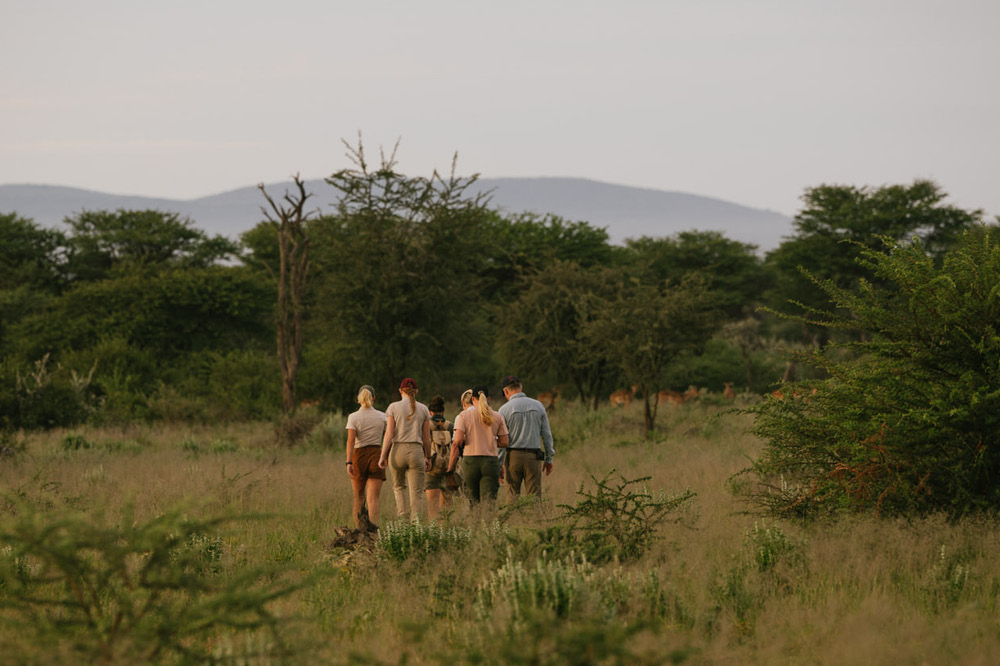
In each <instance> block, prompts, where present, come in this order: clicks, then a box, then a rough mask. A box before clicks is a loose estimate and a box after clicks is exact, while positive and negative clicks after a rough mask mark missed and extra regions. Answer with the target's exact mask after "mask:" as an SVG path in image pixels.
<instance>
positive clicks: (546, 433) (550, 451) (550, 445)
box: [541, 410, 556, 476]
mask: <svg viewBox="0 0 1000 666" xmlns="http://www.w3.org/2000/svg"><path fill="white" fill-rule="evenodd" d="M541 415H542V425H541V433H542V448H543V449H545V462H544V463H542V469H543V470H544V471H545V475H546V476H548V475H549V474H551V473H552V458H553V457H555V455H556V447H555V443H554V442H553V441H552V428H550V427H549V415H548V414H546V413H545V411H544V410H542V412H541Z"/></svg>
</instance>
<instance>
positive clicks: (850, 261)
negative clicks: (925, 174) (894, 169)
mask: <svg viewBox="0 0 1000 666" xmlns="http://www.w3.org/2000/svg"><path fill="white" fill-rule="evenodd" d="M945 196H946V195H945V193H944V192H942V191H941V189H940V188H939V187H938V186H937V185H936V184H935V183H933V182H930V181H924V180H918V181H915V182H914V183H913V184H912V185H888V186H883V187H879V188H868V187H860V188H858V187H851V186H845V185H820V186H818V187H813V188H808V189H806V192H805V194H804V195H803V197H802V199H803V201H804V203H805V207H804V208H803V209H802V211H800V212H799V214H798V215H796V217H795V229H796V233H795V235H794V236H793V237H791V238H789V239H788V240H786V241H785V242H784V243H782V244H781V246H780V247H778V248H777V249H776V250H774V251H773V252H771V253H769V254H768V257H767V264H768V266H769V267H770V269H771V270H772V271H773V272H774V274H775V276H776V285H775V289H774V291H773V292H772V293H771V294H770V295H769V297H768V299H769V302H770V303H771V304H772V306H773V307H775V308H779V309H780V308H781V307H783V306H784V304H785V303H787V302H794V303H801V304H803V305H805V306H807V307H810V308H819V309H826V308H827V307H828V305H829V295H828V294H827V293H826V292H825V291H824V290H823V289H822V288H820V287H819V286H818V284H816V283H815V282H814V281H812V280H810V279H808V278H807V277H805V276H803V274H802V273H801V270H802V269H803V268H804V269H805V270H806V271H808V273H809V274H810V275H813V276H816V277H817V278H819V279H820V280H829V281H831V282H832V283H833V284H834V285H835V286H837V287H840V288H854V287H856V286H857V285H858V281H859V280H860V279H862V278H864V279H866V280H868V281H869V282H870V281H872V280H878V279H879V278H878V277H877V276H875V275H874V274H873V273H872V272H871V271H870V270H869V269H868V268H867V267H866V266H865V265H864V263H863V262H862V263H859V262H858V261H857V260H858V258H859V257H860V256H861V254H862V252H863V251H864V250H866V249H867V250H872V249H878V248H879V246H880V244H881V240H880V239H881V238H890V239H892V240H894V241H899V242H908V241H909V240H910V239H911V238H913V237H917V238H920V239H922V246H923V247H925V248H926V249H927V251H928V253H929V254H930V255H932V256H936V257H939V256H941V255H942V254H943V253H944V252H945V251H947V250H948V249H949V248H950V247H951V246H952V245H953V244H954V242H955V240H956V239H957V238H958V237H959V236H960V235H961V234H962V232H963V231H964V230H967V229H970V228H972V227H973V226H974V225H975V224H976V222H977V221H978V220H980V218H981V217H982V211H978V210H976V211H965V210H962V209H959V208H956V207H954V206H947V205H944V204H943V200H944V199H945ZM811 330H812V333H813V334H815V333H816V329H811ZM829 332H830V331H829V330H824V329H820V330H819V333H820V334H823V335H825V334H828V333H829Z"/></svg>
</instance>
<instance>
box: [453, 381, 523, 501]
mask: <svg viewBox="0 0 1000 666" xmlns="http://www.w3.org/2000/svg"><path fill="white" fill-rule="evenodd" d="M489 395H490V392H489V389H488V388H487V387H486V386H482V385H480V386H475V387H473V389H472V405H471V406H470V407H469V408H468V409H464V410H462V413H461V414H459V415H458V417H457V418H456V419H455V440H454V442H453V443H452V447H451V460H449V461H448V471H449V472H451V471H454V469H455V465H456V463H457V462H458V454H459V450H460V449H461V450H462V453H463V456H462V477H463V478H464V480H465V481H464V482H465V492H466V494H468V496H469V500H470V501H472V502H478V501H480V500H481V499H483V498H484V497H488V498H490V499H494V500H495V499H496V497H497V490H499V488H500V458H499V457H498V456H499V453H500V449H502V448H506V447H507V441H508V439H509V437H508V433H507V423H506V422H505V421H504V418H503V416H502V415H501V414H500V412H498V411H496V410H494V409H492V408H491V407H490V403H489ZM463 444H464V446H463Z"/></svg>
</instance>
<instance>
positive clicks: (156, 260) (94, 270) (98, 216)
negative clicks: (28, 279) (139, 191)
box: [66, 210, 237, 282]
mask: <svg viewBox="0 0 1000 666" xmlns="http://www.w3.org/2000/svg"><path fill="white" fill-rule="evenodd" d="M66 223H67V224H68V225H69V226H70V229H71V232H70V235H69V237H68V240H67V245H68V251H69V257H68V261H67V271H68V272H69V274H70V276H71V278H72V279H73V280H77V281H85V282H90V281H95V280H103V279H106V278H109V277H112V276H113V275H122V274H124V273H134V272H136V271H146V270H150V269H152V270H159V269H162V268H166V267H174V268H177V267H182V268H206V267H208V266H211V265H213V264H215V263H216V262H218V261H220V260H223V259H226V258H230V257H233V256H235V255H236V251H237V248H236V245H235V244H233V243H232V241H229V240H228V239H226V238H225V237H223V236H214V237H211V238H210V237H208V236H207V235H206V234H205V233H204V232H203V231H201V230H199V229H196V228H195V227H194V226H193V222H192V221H191V220H187V219H182V218H181V217H180V216H179V215H178V214H177V213H169V212H163V211H158V210H118V211H115V212H111V211H106V210H100V211H83V212H82V213H78V214H77V215H75V216H74V217H70V218H67V219H66Z"/></svg>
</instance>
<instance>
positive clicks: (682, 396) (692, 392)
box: [656, 384, 700, 405]
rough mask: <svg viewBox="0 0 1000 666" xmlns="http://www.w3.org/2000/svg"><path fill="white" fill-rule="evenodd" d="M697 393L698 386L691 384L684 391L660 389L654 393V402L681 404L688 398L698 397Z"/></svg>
mask: <svg viewBox="0 0 1000 666" xmlns="http://www.w3.org/2000/svg"><path fill="white" fill-rule="evenodd" d="M699 395H700V394H699V393H698V387H697V386H694V385H693V384H692V385H691V386H689V387H688V390H687V391H685V392H684V393H681V392H680V391H660V392H659V393H657V394H656V404H660V403H661V402H670V403H673V404H674V405H683V404H684V403H685V402H687V401H688V400H691V399H692V398H697V397H699Z"/></svg>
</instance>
